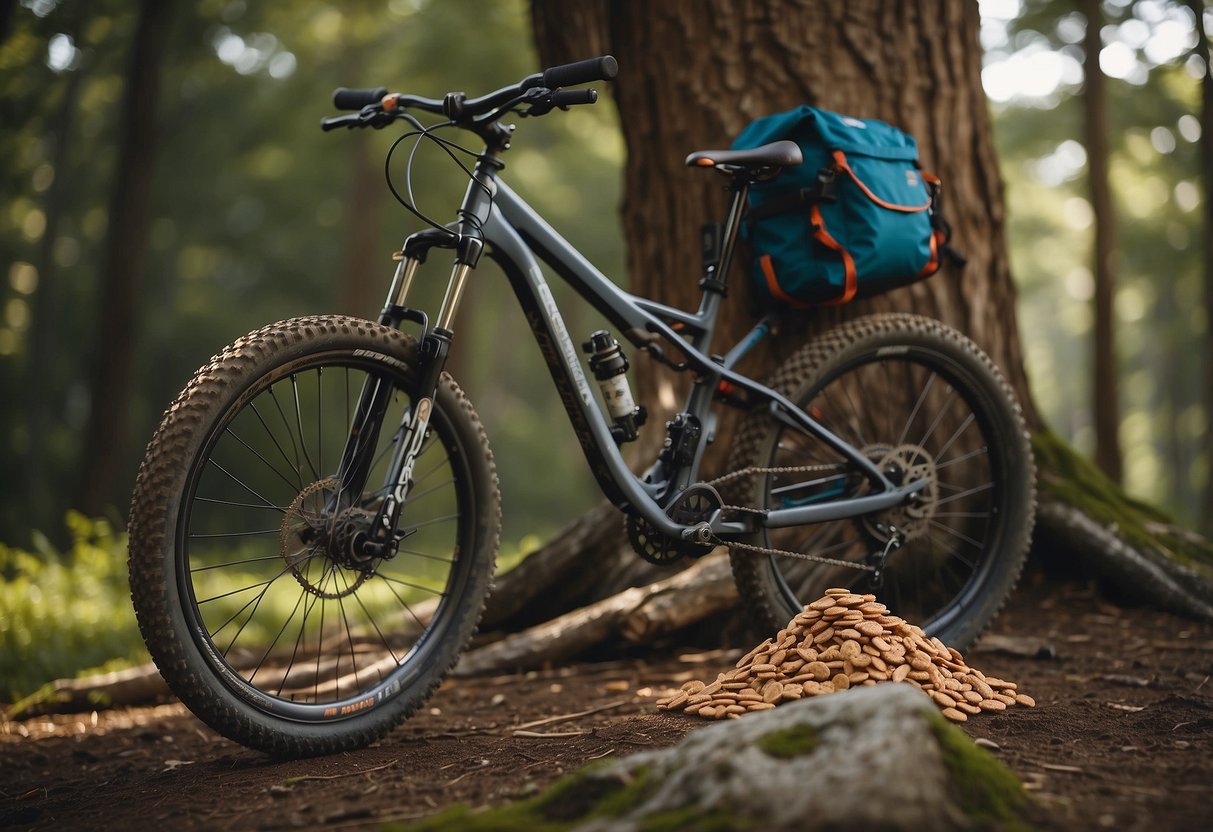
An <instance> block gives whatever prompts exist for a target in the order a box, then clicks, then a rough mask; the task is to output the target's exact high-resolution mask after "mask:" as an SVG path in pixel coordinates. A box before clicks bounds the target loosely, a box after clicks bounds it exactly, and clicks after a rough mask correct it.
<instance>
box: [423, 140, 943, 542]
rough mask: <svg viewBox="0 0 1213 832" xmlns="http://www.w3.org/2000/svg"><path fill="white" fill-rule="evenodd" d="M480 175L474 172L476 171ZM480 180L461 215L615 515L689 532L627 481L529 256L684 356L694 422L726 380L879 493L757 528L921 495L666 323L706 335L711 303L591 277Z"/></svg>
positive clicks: (653, 496) (779, 514) (635, 337)
mask: <svg viewBox="0 0 1213 832" xmlns="http://www.w3.org/2000/svg"><path fill="white" fill-rule="evenodd" d="M482 164H483V163H482ZM481 171H482V168H481V166H480V165H478V166H477V172H478V173H479V172H481ZM493 173H494V174H495V171H493ZM478 178H479V177H478ZM486 180H487V182H486ZM480 181H481V182H482V183H486V184H487V185H488V187H487V188H480V187H469V190H468V193H467V194H466V196H465V204H464V208H463V209H461V213H474V214H475V215H476V216H480V217H485V220H484V223H483V233H484V240H485V242H486V243H488V244H489V250H488V252H487V253H488V254H489V256H490V257H491V258H492V259H493V260H495V261H496V262H497V263H498V264H499V265H501V267H502V269H503V270H504V271H505V273H506V275H507V277H508V278H509V280H510V283H511V286H512V288H513V290H514V293H515V295H516V296H517V298H518V301H519V303H520V305H521V306H522V309H523V312H524V314H525V315H526V318H527V322H528V324H529V325H530V327H531V329H532V332H533V334H534V336H535V339H536V341H537V343H538V345H539V348H540V350H541V352H542V353H543V356H544V359H545V361H546V363H547V364H548V368H549V370H550V372H551V374H552V378H553V381H554V382H555V385H556V388H557V391H558V393H559V395H560V398H561V402H562V403H563V405H564V407H565V409H566V411H567V412H568V415H569V419H570V422H571V423H572V426H573V429H574V431H575V433H576V435H577V438H578V441H579V442H580V444H581V447H582V450H583V452H584V453H585V456H586V459H587V461H588V463H589V465H590V468H591V470H592V471H593V473H594V476H595V479H596V480H597V481H598V483H599V486H600V487H601V488H602V490H603V492H604V494H606V496H607V498H608V499H609V500H610V501H611V502H612V503H614V504H615V505H617V506H619V507H621V508H625V507H627V506H631V507H632V508H634V509H635V510H636V511H637V512H639V513H640V514H641V515H642V516H643V517H644V518H645V520H647V521H648V522H650V523H652V524H653V526H654V527H656V528H657V530H659V531H660V532H661V533H663V534H666V535H669V536H672V537H687V536H689V535H690V533H691V531H692V530H691V529H688V528H687V527H686V526H683V525H681V524H679V523H676V522H674V521H673V520H671V519H670V518H669V517H668V516H667V515H666V514H665V512H664V510H663V509H662V507H661V506H660V505H659V503H658V502H657V500H658V498H659V497H660V496H662V492H663V491H664V490H665V489H666V487H667V485H668V483H667V482H645V481H643V480H641V479H640V478H639V477H637V476H636V475H635V474H633V473H632V471H631V470H630V469H629V468H628V466H627V464H626V463H625V462H624V459H623V456H622V454H621V453H620V451H619V448H618V447H617V446H616V444H615V442H614V440H613V439H612V437H611V433H610V429H609V427H608V425H607V423H606V420H605V418H604V417H603V415H602V412H601V410H600V409H599V408H598V406H597V403H596V401H595V397H594V394H593V390H592V388H591V386H590V384H589V383H588V381H587V380H586V376H585V373H584V371H583V369H582V367H581V361H580V359H579V357H578V355H577V350H576V348H575V345H574V342H573V340H572V339H571V338H570V336H569V333H568V330H567V328H566V327H565V325H564V321H563V318H562V317H561V315H560V311H559V309H558V308H557V306H556V303H555V300H554V298H553V297H552V293H551V289H550V288H549V287H548V284H547V281H546V280H545V278H544V276H543V273H542V271H541V270H540V268H539V263H538V262H537V260H536V255H537V256H538V257H539V258H540V259H542V260H543V261H544V262H545V263H547V264H548V265H549V266H551V267H552V268H553V269H554V270H555V271H556V273H557V274H558V275H559V276H560V277H561V278H562V279H563V280H564V281H565V282H567V283H568V284H569V285H570V286H572V287H573V289H574V290H575V291H576V292H577V293H578V294H579V295H580V296H581V297H583V298H584V299H585V300H586V301H587V302H588V303H590V304H591V305H592V306H593V307H594V308H595V309H597V310H598V311H599V312H600V313H601V314H603V315H604V317H606V318H607V319H608V320H609V321H610V322H611V323H612V325H614V326H615V327H616V328H617V329H618V330H619V331H620V332H621V333H623V335H624V336H625V337H626V338H627V339H628V340H629V341H630V342H631V343H632V344H633V345H634V346H637V347H642V346H644V345H645V344H646V343H648V342H650V341H654V340H656V339H657V338H659V337H660V338H663V339H665V340H666V341H667V342H669V343H672V344H676V345H677V346H678V349H679V350H680V351H681V352H682V353H683V354H684V355H685V357H686V362H687V364H688V367H689V368H690V369H691V370H693V371H694V372H695V373H696V375H697V376H698V378H697V380H696V383H695V388H696V391H700V392H699V395H696V391H693V392H692V394H691V400H690V403H689V405H688V408H689V409H688V412H690V413H691V415H693V416H695V417H697V418H699V419H700V421H701V423H703V424H708V422H709V413H708V411H709V408H710V405H711V398H712V397H711V395H710V392H709V393H708V394H707V395H704V393H703V391H712V390H715V389H716V386H717V385H718V384H719V382H720V381H722V380H723V381H726V382H728V383H729V384H731V385H733V386H734V387H735V388H737V389H740V390H743V391H745V392H746V393H748V394H750V395H752V396H756V397H758V399H759V400H761V401H765V402H767V403H768V404H769V407H770V408H771V411H772V414H773V415H774V416H775V417H776V418H779V419H780V420H782V421H784V422H787V423H789V424H791V425H793V426H795V427H797V428H799V429H802V430H804V431H806V432H808V433H810V434H812V435H813V436H815V437H817V438H818V439H820V440H821V441H823V442H825V443H826V444H827V445H829V446H830V447H831V448H833V449H835V450H837V451H838V452H839V453H840V454H842V455H843V456H845V457H846V458H847V459H848V460H849V461H851V462H853V463H854V464H855V465H856V466H858V467H859V468H860V469H861V470H863V471H864V473H865V474H866V475H867V476H868V477H869V478H870V479H871V481H872V482H873V483H874V484H875V485H877V486H879V487H880V489H881V490H880V491H878V492H877V493H875V494H868V495H865V496H861V497H852V498H847V499H842V500H834V501H831V502H829V503H823V504H817V505H808V506H798V507H793V508H783V509H775V510H771V511H769V512H767V513H766V514H765V515H763V516H762V517H761V518H760V520H759V522H760V523H761V524H762V525H764V526H767V527H770V528H778V527H785V526H796V525H803V524H806V523H816V522H823V521H828V520H837V519H841V518H845V517H854V516H859V515H862V514H867V513H870V512H873V511H880V510H882V509H886V508H890V507H892V506H894V505H898V504H900V503H902V502H904V501H905V500H906V499H907V498H909V497H910V495H912V494H913V493H915V492H916V491H918V490H921V488H922V487H923V485H924V484H923V483H921V482H918V483H912V484H910V485H908V486H904V487H898V486H895V485H894V484H893V483H891V482H890V481H889V480H888V479H887V478H886V477H885V476H884V474H883V473H882V472H881V471H880V470H879V469H878V468H877V467H876V465H875V464H874V463H873V462H872V461H871V460H869V459H868V458H867V457H866V456H865V455H863V454H862V453H861V452H860V451H858V450H856V449H855V448H854V447H853V446H851V445H850V444H849V443H847V442H846V441H844V440H843V439H841V438H840V437H838V436H836V435H835V434H833V433H832V432H830V431H829V430H827V429H826V428H825V427H824V426H822V425H821V424H819V423H818V422H817V421H816V420H814V419H813V418H812V417H811V416H810V415H809V414H807V413H805V412H804V411H803V410H801V409H800V408H798V407H796V405H795V404H793V403H792V402H791V401H790V400H788V399H787V398H785V397H784V396H782V395H781V394H779V393H778V392H776V391H774V390H771V389H770V388H768V387H766V386H765V385H763V384H760V383H758V382H756V381H754V380H753V379H750V378H748V377H747V376H744V375H741V374H739V373H737V372H735V371H734V370H733V369H732V367H731V366H727V365H725V364H722V363H717V362H716V361H713V360H712V359H710V358H709V357H707V356H706V355H704V353H703V352H701V351H700V350H699V349H696V348H695V346H693V345H692V344H688V343H687V342H686V340H685V339H684V338H682V337H680V335H679V334H678V333H677V332H675V331H674V329H673V328H672V327H671V326H670V325H669V324H668V323H667V322H666V320H665V318H668V319H670V320H675V321H677V322H679V323H682V324H683V325H685V326H687V327H689V328H690V329H691V331H692V332H696V333H707V334H710V333H711V331H712V329H713V326H714V323H715V317H716V311H717V307H718V304H705V307H706V309H701V311H700V312H699V313H688V312H685V311H682V310H676V309H673V308H671V307H666V306H664V305H662V304H659V303H656V302H653V301H647V300H644V299H641V298H637V297H635V296H633V295H631V294H629V293H628V292H625V291H624V290H623V289H620V288H619V287H618V286H616V285H615V284H614V283H613V282H612V281H611V280H610V279H609V278H607V277H606V276H604V275H603V274H602V273H601V272H599V271H598V270H597V269H596V268H595V267H594V266H593V265H592V264H591V263H590V262H589V261H588V260H586V259H585V257H583V256H582V255H581V254H580V253H579V252H578V251H577V250H576V249H574V248H573V246H572V245H571V244H569V243H568V242H567V241H566V240H565V239H564V238H563V237H561V236H560V234H559V233H558V232H556V231H555V230H554V229H553V228H552V227H551V226H550V225H549V224H548V223H547V222H546V221H545V220H543V218H542V217H540V216H539V215H538V214H537V213H536V212H535V211H534V210H533V209H532V208H531V207H530V206H529V205H527V203H526V202H525V201H524V200H523V199H522V198H521V197H519V196H518V195H517V194H516V193H515V192H514V191H513V190H511V189H510V188H509V186H508V185H506V184H505V183H504V182H502V181H501V180H499V179H497V178H496V177H495V176H489V177H485V178H483V179H480ZM489 192H491V194H492V195H491V209H489V210H486V207H487V205H486V204H487V203H488V202H489V200H490V196H489ZM423 233H424V232H423ZM708 441H709V432H708V431H705V432H704V433H703V434H702V435H701V436H700V438H699V447H698V448H697V449H696V454H695V458H694V459H695V461H694V462H693V463H692V467H691V470H690V472H689V473H690V475H691V476H692V477H694V476H696V475H697V467H698V462H699V459H700V456H701V454H702V450H703V448H704V447H705V446H706V444H707V442H708ZM665 496H669V495H665ZM712 529H713V532H716V533H721V534H727V533H730V532H734V533H737V532H742V531H744V530H745V529H744V528H743V527H741V526H739V525H738V524H735V523H729V522H725V521H723V520H721V518H720V516H719V514H718V515H717V516H716V517H715V518H714V520H713V522H712Z"/></svg>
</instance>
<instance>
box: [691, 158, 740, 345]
mask: <svg viewBox="0 0 1213 832" xmlns="http://www.w3.org/2000/svg"><path fill="white" fill-rule="evenodd" d="M729 190H730V191H732V193H733V199H732V202H730V204H729V213H728V217H727V218H726V219H725V223H724V242H723V243H722V244H721V247H720V259H719V260H718V261H717V262H716V265H715V266H710V267H709V268H708V270H707V274H705V275H704V277H703V279H702V280H700V281H699V288H700V289H702V290H703V298H702V300H700V302H699V317H700V319H701V320H703V321H704V328H703V331H702V332H701V333H700V335H699V336H698V337H697V338H695V339H694V344H695V348H696V349H698V350H702V351H704V352H707V351H708V350H710V349H711V344H712V337H713V335H714V334H715V331H716V316H717V314H718V313H719V311H720V302H721V300H723V299H724V296H725V292H727V291H728V283H727V282H726V279H727V277H728V272H729V263H731V262H732V260H733V249H734V247H735V246H736V243H737V233H738V231H740V229H741V217H742V215H743V214H744V213H745V201H746V196H747V194H749V192H750V180H749V179H748V178H747V177H746V176H745V174H744V173H743V172H741V171H737V172H736V173H734V174H733V178H732V181H731V182H730V183H729Z"/></svg>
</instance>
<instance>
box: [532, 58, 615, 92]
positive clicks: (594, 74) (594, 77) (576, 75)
mask: <svg viewBox="0 0 1213 832" xmlns="http://www.w3.org/2000/svg"><path fill="white" fill-rule="evenodd" d="M618 74H619V63H618V61H616V60H615V58H614V57H613V56H611V55H603V56H602V57H600V58H590V59H588V60H585V61H578V62H577V63H575V64H564V65H563V66H554V67H552V68H551V69H545V70H544V71H543V85H544V86H545V87H547V88H548V89H550V90H553V89H556V88H557V87H568V86H572V85H573V84H586V83H589V82H591V81H609V80H611V79H612V78H614V77H615V76H616V75H618Z"/></svg>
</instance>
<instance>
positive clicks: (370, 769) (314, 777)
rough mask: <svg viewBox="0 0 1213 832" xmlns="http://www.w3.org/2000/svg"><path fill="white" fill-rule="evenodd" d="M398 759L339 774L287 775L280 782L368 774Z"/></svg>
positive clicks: (293, 783) (387, 766) (393, 763)
mask: <svg viewBox="0 0 1213 832" xmlns="http://www.w3.org/2000/svg"><path fill="white" fill-rule="evenodd" d="M398 762H400V760H392V761H391V762H390V763H384V764H383V765H381V766H375V767H374V768H364V769H361V770H359V771H346V772H343V773H341V774H301V775H299V776H298V777H288V778H286V779H285V780H283V781H282V782H283V783H284V784H285V785H288V786H293V785H295V784H296V783H302V782H304V781H306V780H340V779H341V778H343V777H357V776H358V775H360V774H370V773H371V772H372V771H383V770H384V769H385V768H391V767H392V766H394V765H396V763H398Z"/></svg>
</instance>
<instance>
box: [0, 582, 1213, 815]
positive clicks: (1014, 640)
mask: <svg viewBox="0 0 1213 832" xmlns="http://www.w3.org/2000/svg"><path fill="white" fill-rule="evenodd" d="M992 632H993V634H994V636H995V638H992V639H991V638H987V639H985V640H984V641H983V642H980V643H979V644H978V645H977V646H975V647H974V648H971V649H970V650H968V651H966V659H967V660H968V662H969V664H970V665H971V666H973V667H975V668H977V669H980V670H982V671H983V672H985V673H987V674H988V675H993V676H997V677H999V678H1003V679H1008V680H1012V681H1015V682H1017V683H1018V684H1019V689H1020V690H1021V691H1023V692H1026V693H1028V694H1030V695H1031V696H1033V697H1035V699H1036V702H1037V707H1036V708H1033V709H1029V708H1026V707H1018V706H1017V707H1013V708H1010V709H1008V710H1007V711H1005V712H1003V713H1000V714H996V715H995V714H989V713H982V714H980V715H978V716H975V717H972V718H971V719H970V720H969V721H968V722H967V723H965V724H964V725H963V726H962V727H963V729H964V730H965V731H966V732H967V733H968V734H969V735H970V736H972V737H974V738H981V739H983V740H986V741H988V742H985V743H983V744H984V745H986V747H987V748H991V750H992V753H993V754H995V755H996V756H997V757H998V758H999V759H1001V760H1002V761H1003V762H1004V763H1005V764H1006V765H1007V766H1009V767H1010V768H1011V770H1012V771H1014V772H1015V773H1016V774H1017V775H1018V776H1019V777H1020V779H1021V780H1022V781H1023V782H1024V784H1025V786H1026V787H1027V789H1028V792H1029V794H1030V795H1031V796H1032V797H1033V799H1034V807H1033V809H1032V810H1031V820H1032V822H1033V824H1034V825H1035V826H1037V827H1038V828H1041V829H1047V830H1063V829H1064V830H1073V829H1117V830H1139V829H1140V830H1146V829H1150V830H1180V829H1196V828H1207V823H1208V813H1209V798H1210V796H1213V680H1211V679H1210V676H1211V674H1213V625H1211V624H1208V623H1201V622H1195V621H1190V620H1187V619H1182V618H1176V617H1174V616H1171V615H1168V614H1165V613H1160V612H1157V611H1155V610H1151V609H1146V608H1141V607H1132V606H1126V605H1122V604H1119V603H1116V602H1114V601H1112V600H1110V599H1109V598H1108V597H1106V596H1105V595H1103V594H1102V593H1101V592H1100V591H1099V590H1098V588H1097V587H1095V586H1094V585H1092V584H1088V583H1084V582H1077V581H1075V580H1074V579H1073V578H1059V577H1056V576H1047V575H1045V574H1043V573H1042V572H1041V571H1039V570H1037V569H1030V570H1029V572H1028V573H1027V574H1026V575H1025V577H1024V580H1023V582H1022V583H1021V586H1020V589H1019V590H1018V591H1017V592H1016V594H1015V596H1014V597H1013V598H1012V600H1011V602H1010V603H1009V605H1008V608H1007V609H1006V610H1005V611H1004V613H1003V614H1002V616H1000V618H999V619H998V621H997V623H996V625H995V627H994V628H993V631H992ZM999 637H1001V639H1002V646H1003V647H1006V646H1011V647H1014V648H1016V649H1017V650H1018V651H1019V652H1023V653H1028V654H1032V655H1016V654H1014V653H1011V652H1007V651H1006V650H1003V649H991V648H993V647H998V646H999ZM1037 647H1039V650H1038V651H1037V650H1036V649H1035V648H1037ZM1024 648H1026V649H1024ZM742 652H744V650H729V651H720V650H717V651H708V652H701V653H697V654H690V653H686V652H683V653H681V654H678V653H669V654H667V655H666V656H664V657H661V658H653V657H648V658H644V659H640V658H637V659H632V660H626V661H613V662H608V663H598V664H581V665H576V666H572V667H565V668H560V669H553V670H550V671H544V672H531V673H526V674H519V675H511V676H500V677H495V678H481V679H460V680H457V681H451V682H448V683H446V684H445V685H444V686H443V688H442V689H441V690H440V691H439V692H438V693H437V694H436V695H435V696H434V698H433V699H432V700H431V701H430V702H429V703H428V705H427V706H426V707H425V708H423V709H422V711H421V712H419V713H418V714H417V715H415V716H414V717H413V718H411V719H410V720H408V721H407V722H406V723H405V724H404V725H402V726H401V727H400V728H398V729H397V730H396V731H395V732H393V733H392V734H391V735H390V736H389V737H388V738H387V739H385V740H384V741H382V742H380V743H377V744H376V745H374V746H373V747H371V748H369V749H366V750H364V751H361V752H358V753H353V754H345V755H339V756H334V757H326V758H320V759H315V760H304V761H296V762H276V761H273V760H270V759H268V758H266V757H264V756H262V755H260V754H257V753H254V752H252V751H248V750H246V749H243V748H241V747H239V746H236V745H234V744H232V743H230V742H228V741H226V740H224V739H221V738H220V737H218V736H217V735H215V734H214V733H213V732H212V731H210V730H209V729H208V728H206V727H204V726H203V725H202V724H201V723H199V722H198V721H197V720H196V719H194V718H193V717H192V716H191V715H190V714H189V713H187V712H186V711H185V709H184V708H183V707H182V706H181V705H179V704H176V703H173V704H165V705H160V706H157V707H148V708H139V709H129V710H116V711H101V712H98V713H91V714H90V713H86V714H77V715H57V716H51V717H46V716H44V717H36V718H33V719H30V720H26V721H22V722H4V723H3V724H0V775H2V776H0V827H2V828H14V829H21V828H30V829H37V828H45V829H51V828H54V829H58V830H74V829H90V830H105V829H133V828H172V829H177V830H194V829H224V830H233V832H238V831H239V830H274V829H291V828H324V829H351V828H374V827H376V826H377V825H378V824H380V823H382V822H384V821H387V820H401V821H404V820H411V819H416V818H419V817H423V816H425V815H428V814H431V813H433V812H434V811H436V810H438V809H441V808H442V807H445V806H448V805H451V804H455V803H465V804H469V805H472V806H486V805H496V804H501V803H504V802H508V801H511V800H516V799H518V798H521V797H524V796H527V795H530V794H534V793H535V792H537V791H538V790H540V789H541V788H543V787H544V786H546V785H548V784H549V783H551V782H552V781H554V780H555V779H556V778H558V777H559V776H560V775H562V774H565V773H568V772H571V771H574V770H575V769H577V768H579V767H580V766H582V765H583V764H585V763H587V762H588V761H591V760H597V759H602V758H606V757H612V756H613V757H619V756H625V755H628V754H631V753H634V752H637V751H642V750H648V749H653V748H659V747H663V746H669V745H673V744H675V743H677V742H678V741H679V740H680V739H681V738H682V737H683V736H684V735H685V734H686V733H687V732H689V731H692V730H694V729H695V728H697V727H700V726H702V725H704V724H706V723H705V722H704V721H703V720H701V719H699V718H698V717H693V716H688V715H686V714H665V713H657V712H656V711H655V707H654V700H655V699H656V698H657V697H658V696H661V695H664V694H668V693H669V692H670V690H671V688H674V687H677V686H679V685H681V684H682V683H684V682H686V681H688V680H690V679H705V680H709V681H710V680H711V679H714V678H715V675H716V673H717V672H719V671H721V670H724V669H727V668H729V667H731V666H732V664H733V661H734V659H735V658H736V657H737V656H738V655H740V654H741V653H742ZM577 714H582V715H579V716H578V715H577ZM991 744H992V745H991ZM872 785H873V786H874V787H875V786H876V785H877V784H872ZM857 787H860V788H862V785H857Z"/></svg>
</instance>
